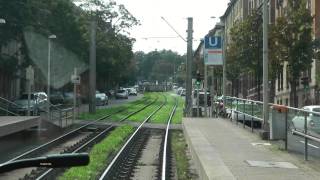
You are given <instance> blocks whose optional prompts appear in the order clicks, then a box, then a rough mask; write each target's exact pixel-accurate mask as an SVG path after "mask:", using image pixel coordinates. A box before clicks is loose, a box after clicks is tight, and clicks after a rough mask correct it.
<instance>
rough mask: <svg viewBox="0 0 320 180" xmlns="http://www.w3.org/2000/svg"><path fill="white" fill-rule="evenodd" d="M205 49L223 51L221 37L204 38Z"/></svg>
mask: <svg viewBox="0 0 320 180" xmlns="http://www.w3.org/2000/svg"><path fill="white" fill-rule="evenodd" d="M204 48H205V49H222V42H221V37H220V36H211V37H209V36H206V37H205V38H204Z"/></svg>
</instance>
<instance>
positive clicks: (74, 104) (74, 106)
mask: <svg viewBox="0 0 320 180" xmlns="http://www.w3.org/2000/svg"><path fill="white" fill-rule="evenodd" d="M74 76H77V68H74ZM73 94H74V96H73V116H72V124H73V123H74V121H75V119H76V106H77V84H76V83H73Z"/></svg>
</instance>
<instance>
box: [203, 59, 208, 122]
mask: <svg viewBox="0 0 320 180" xmlns="http://www.w3.org/2000/svg"><path fill="white" fill-rule="evenodd" d="M207 68H208V67H207V65H204V117H207V111H208V98H207V88H208V72H207Z"/></svg>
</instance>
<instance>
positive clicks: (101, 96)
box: [96, 93, 109, 106]
mask: <svg viewBox="0 0 320 180" xmlns="http://www.w3.org/2000/svg"><path fill="white" fill-rule="evenodd" d="M107 104H109V98H108V96H107V95H106V94H105V93H97V94H96V105H97V106H99V105H100V106H104V105H107Z"/></svg>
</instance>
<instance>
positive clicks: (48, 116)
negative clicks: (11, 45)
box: [47, 37, 51, 121]
mask: <svg viewBox="0 0 320 180" xmlns="http://www.w3.org/2000/svg"><path fill="white" fill-rule="evenodd" d="M50 69H51V38H50V37H49V39H48V84H47V96H48V97H47V100H48V102H47V113H48V114H47V119H48V121H50V120H51V116H50V74H51V71H50Z"/></svg>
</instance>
